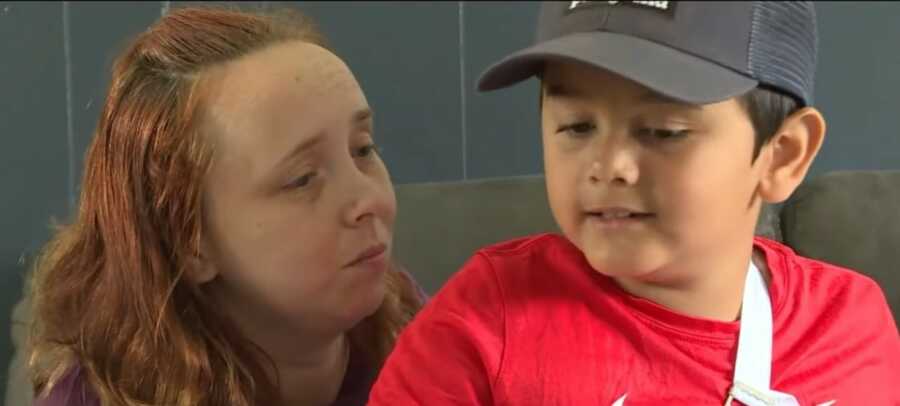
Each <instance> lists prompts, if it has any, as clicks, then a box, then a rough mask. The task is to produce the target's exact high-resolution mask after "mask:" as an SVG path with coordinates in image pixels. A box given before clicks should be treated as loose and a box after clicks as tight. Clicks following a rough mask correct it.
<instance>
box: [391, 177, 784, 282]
mask: <svg viewBox="0 0 900 406" xmlns="http://www.w3.org/2000/svg"><path fill="white" fill-rule="evenodd" d="M396 191H397V205H398V209H397V224H396V228H395V230H394V254H395V257H396V258H397V259H398V260H399V261H400V262H401V263H402V264H403V265H404V266H405V267H406V268H407V269H408V270H409V272H410V273H411V274H412V275H413V276H414V277H415V278H416V280H417V281H418V282H419V283H420V284H421V285H422V287H423V288H424V289H425V290H426V291H428V292H429V293H434V292H436V291H437V289H438V288H440V286H441V285H443V283H444V282H445V281H446V280H447V279H448V278H449V277H450V275H452V274H453V273H454V272H456V270H457V269H459V268H460V267H461V266H462V265H463V263H464V262H465V261H466V260H467V259H468V258H469V257H471V256H472V254H474V253H475V251H476V250H478V249H479V248H481V247H484V246H486V245H489V244H492V243H495V242H500V241H504V240H508V239H511V238H515V237H521V236H525V235H529V234H535V233H540V232H547V231H550V232H557V231H558V230H559V229H558V227H557V225H556V221H555V220H554V219H553V216H552V214H551V213H550V206H549V204H548V202H547V190H546V186H545V184H544V177H543V176H542V175H534V176H520V177H509V178H494V179H481V180H472V181H460V182H449V183H420V184H406V185H398V186H397V188H396ZM777 209H778V208H777V207H775V206H771V207H768V206H767V207H766V208H765V210H763V213H762V215H760V220H759V223H758V225H757V231H756V233H757V234H759V235H763V236H766V237H769V238H772V239H776V240H779V241H780V240H781V237H780V234H779V232H778V223H777V220H778V215H777V213H776V211H777Z"/></svg>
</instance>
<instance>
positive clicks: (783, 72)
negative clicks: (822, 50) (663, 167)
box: [478, 1, 818, 106]
mask: <svg viewBox="0 0 900 406" xmlns="http://www.w3.org/2000/svg"><path fill="white" fill-rule="evenodd" d="M817 47H818V36H817V32H816V15H815V9H814V7H813V4H812V2H795V1H783V2H782V1H735V2H731V1H722V2H716V1H565V2H561V1H548V2H543V4H542V5H541V10H540V16H539V18H538V24H537V39H536V41H535V43H534V45H533V46H531V47H529V48H526V49H523V50H521V51H518V52H515V53H513V54H512V55H509V56H507V57H506V58H504V59H502V60H501V61H499V62H497V63H495V64H494V65H492V66H490V67H489V68H488V69H487V70H485V72H484V73H483V74H482V75H481V78H480V79H479V81H478V89H479V90H481V91H489V90H495V89H499V88H503V87H507V86H510V85H513V84H515V83H518V82H521V81H523V80H526V79H528V78H530V77H532V76H535V75H537V74H539V73H540V72H541V71H542V70H543V66H544V63H545V62H546V61H548V60H554V59H555V60H570V61H576V62H581V63H586V64H589V65H593V66H596V67H599V68H603V69H606V70H608V71H610V72H613V73H616V74H618V75H621V76H623V77H626V78H628V79H630V80H633V81H635V82H637V83H639V84H641V85H643V86H645V87H647V88H649V89H651V90H653V91H656V92H658V93H660V94H663V95H665V96H668V97H670V98H672V99H675V100H680V101H683V102H687V103H693V104H706V103H714V102H718V101H722V100H726V99H729V98H731V97H735V96H738V95H741V94H743V93H745V92H747V91H749V90H752V89H753V88H755V87H757V86H764V87H769V88H774V89H776V90H779V91H781V92H783V93H786V94H788V95H790V96H793V97H794V98H795V99H797V102H798V103H800V105H801V106H808V105H810V104H811V103H812V96H813V79H814V76H815V67H816V51H817Z"/></svg>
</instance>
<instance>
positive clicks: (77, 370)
mask: <svg viewBox="0 0 900 406" xmlns="http://www.w3.org/2000/svg"><path fill="white" fill-rule="evenodd" d="M34 406H100V401H99V400H98V399H97V396H96V395H95V394H94V391H93V390H92V389H91V387H90V385H89V384H88V382H87V378H86V376H85V374H84V371H83V370H82V368H81V367H80V366H74V367H72V368H70V369H69V370H68V371H67V372H66V373H65V375H63V376H62V378H60V379H59V380H58V381H57V382H56V383H55V384H54V385H53V386H52V387H51V388H50V391H49V393H44V394H41V395H38V396H37V397H36V398H35V400H34Z"/></svg>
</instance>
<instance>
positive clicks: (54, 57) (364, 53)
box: [0, 1, 900, 386]
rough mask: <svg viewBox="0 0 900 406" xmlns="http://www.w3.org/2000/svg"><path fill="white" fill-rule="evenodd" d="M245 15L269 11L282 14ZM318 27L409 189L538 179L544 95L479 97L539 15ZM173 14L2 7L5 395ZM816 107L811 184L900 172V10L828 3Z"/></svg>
mask: <svg viewBox="0 0 900 406" xmlns="http://www.w3.org/2000/svg"><path fill="white" fill-rule="evenodd" d="M265 3H267V2H255V3H245V4H242V5H241V7H258V6H267V5H268V6H274V5H276V4H275V2H268V4H265ZM278 5H289V6H291V7H299V8H300V9H302V10H304V11H306V12H307V13H309V14H310V15H312V16H313V17H315V18H316V19H317V20H318V21H319V23H320V24H321V25H322V28H323V30H324V31H325V32H326V34H328V35H329V36H330V38H331V40H332V42H333V44H334V45H335V47H336V49H337V51H338V53H340V55H341V56H342V57H343V58H344V59H345V60H346V61H347V62H348V64H349V65H350V67H351V68H352V69H353V70H354V71H355V72H356V74H357V77H358V78H359V80H360V82H361V83H362V86H363V88H364V89H365V91H366V93H367V95H368V97H369V101H370V103H371V104H372V105H373V107H374V108H375V109H376V111H377V114H378V128H379V132H378V134H377V137H379V141H380V143H381V144H382V146H383V148H384V155H385V159H386V161H387V163H388V166H389V168H390V170H391V173H392V175H393V177H394V179H395V181H396V182H398V183H409V182H424V181H441V182H443V181H455V180H461V179H475V178H484V177H497V176H508V175H522V174H534V173H539V172H540V171H541V169H542V166H541V157H540V145H539V136H538V121H537V98H536V95H537V86H536V83H535V82H534V81H531V82H528V83H526V84H523V85H520V86H518V87H515V88H512V89H509V90H504V91H500V92H495V93H490V94H484V95H482V94H477V93H475V92H474V91H473V90H472V89H473V88H474V82H475V79H476V78H477V75H478V73H479V72H480V71H481V70H482V69H483V68H484V67H486V66H487V64H489V63H490V62H492V61H494V60H495V59H496V58H497V57H498V56H500V55H501V54H503V53H505V52H508V51H510V50H513V49H516V48H519V47H523V46H525V45H527V44H528V43H529V42H530V40H531V37H532V25H533V22H534V19H535V17H536V15H537V8H538V5H537V3H499V2H498V3H457V2H440V3H437V2H436V3H406V2H403V3H401V2H398V3H331V4H326V3H315V2H284V3H279V4H278ZM179 6H181V4H180V3H172V4H169V2H134V3H109V2H94V3H91V2H73V3H67V4H64V3H37V2H35V3H31V2H27V3H24V2H23V3H17V2H4V1H0V55H2V56H0V136H2V138H0V386H5V381H6V375H5V374H6V367H5V366H6V364H7V362H8V354H9V352H10V350H11V345H10V342H9V339H8V336H9V334H8V326H9V312H10V309H11V308H12V305H13V304H14V303H15V302H16V301H17V300H18V299H19V296H20V290H21V284H22V275H23V273H24V267H23V266H22V263H23V262H27V260H28V258H30V255H32V254H33V253H34V252H35V250H36V249H37V248H38V247H39V246H40V244H41V243H42V242H44V241H45V240H46V238H47V236H48V233H49V228H48V226H49V224H50V220H51V218H57V219H60V220H65V219H66V218H67V217H68V213H70V210H71V208H72V204H73V202H74V199H75V196H76V194H77V191H78V183H79V181H80V177H81V161H82V155H83V153H84V150H85V147H86V145H87V144H88V142H89V140H90V137H91V132H92V130H93V128H94V125H95V122H96V119H97V116H98V114H99V108H100V106H101V105H102V103H103V96H104V92H105V90H106V89H105V87H106V84H107V82H108V77H109V72H108V68H109V64H110V61H111V60H112V58H113V56H114V54H115V52H116V51H117V50H119V49H121V48H122V46H123V45H124V43H125V42H126V41H127V40H128V38H129V37H131V36H133V35H135V34H137V33H138V32H140V31H142V30H143V29H144V28H146V27H147V25H148V24H150V23H152V22H153V21H154V20H156V19H157V18H159V16H160V14H161V12H163V11H164V9H165V8H166V7H179ZM817 7H818V11H819V27H820V36H821V48H820V59H819V61H820V64H819V70H818V78H817V88H816V97H817V104H818V106H819V108H820V109H821V110H822V111H823V112H824V114H825V116H826V118H827V120H828V123H829V131H828V137H827V139H826V143H825V146H824V147H823V149H822V152H821V154H820V156H819V159H818V161H817V162H816V163H815V165H814V166H813V169H812V172H813V173H812V174H813V175H815V174H819V173H823V172H826V171H831V170H837V169H879V168H890V169H898V168H900V137H898V135H897V130H896V127H897V126H896V121H897V118H898V117H900V114H898V113H900V110H898V107H900V103H898V102H896V97H895V95H897V94H900V75H897V74H896V72H898V71H900V52H898V50H900V46H898V45H897V39H898V38H900V24H898V23H897V21H900V3H895V2H885V3H874V2H872V3H869V2H853V3H837V2H836V3H819V4H818V5H817Z"/></svg>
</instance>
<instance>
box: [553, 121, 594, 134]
mask: <svg viewBox="0 0 900 406" xmlns="http://www.w3.org/2000/svg"><path fill="white" fill-rule="evenodd" d="M596 128H597V126H596V125H595V124H594V123H592V122H590V121H581V122H577V123H573V124H568V125H563V126H560V127H559V128H558V129H556V133H557V134H559V133H565V134H567V135H570V136H572V137H584V136H586V135H588V134H590V133H591V132H592V131H594V129H596Z"/></svg>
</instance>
